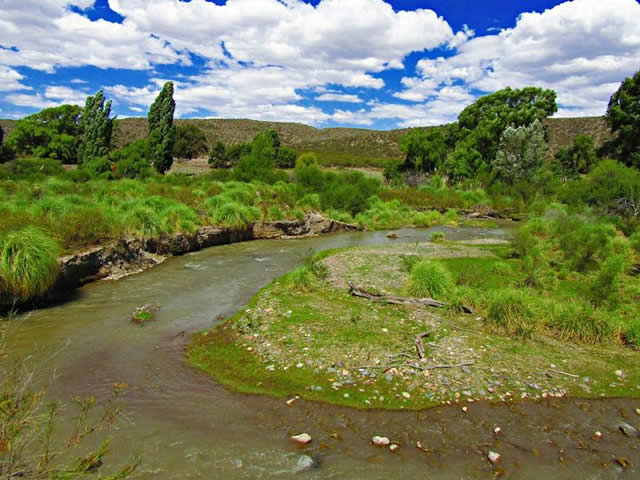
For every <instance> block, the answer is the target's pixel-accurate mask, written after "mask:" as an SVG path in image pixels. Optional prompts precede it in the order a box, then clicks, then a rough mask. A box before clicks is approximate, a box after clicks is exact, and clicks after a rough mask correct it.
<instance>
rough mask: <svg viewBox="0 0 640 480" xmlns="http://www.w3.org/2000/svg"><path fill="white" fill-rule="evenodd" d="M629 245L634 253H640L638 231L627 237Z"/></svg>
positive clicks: (639, 232) (639, 234)
mask: <svg viewBox="0 0 640 480" xmlns="http://www.w3.org/2000/svg"><path fill="white" fill-rule="evenodd" d="M629 243H630V244H631V246H632V247H633V249H634V250H635V251H636V252H638V253H640V230H638V231H637V232H635V233H634V234H633V235H631V236H630V237H629Z"/></svg>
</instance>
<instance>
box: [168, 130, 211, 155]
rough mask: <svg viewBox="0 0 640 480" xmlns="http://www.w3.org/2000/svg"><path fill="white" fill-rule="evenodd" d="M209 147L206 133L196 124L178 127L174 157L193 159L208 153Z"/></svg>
mask: <svg viewBox="0 0 640 480" xmlns="http://www.w3.org/2000/svg"><path fill="white" fill-rule="evenodd" d="M208 148H209V147H208V145H207V137H206V135H205V134H204V132H203V131H202V130H200V129H199V128H198V127H196V126H195V125H192V124H186V125H178V126H177V127H176V142H175V144H174V145H173V156H174V157H177V158H188V159H192V158H195V157H198V156H200V155H203V154H204V153H206V152H207V150H208Z"/></svg>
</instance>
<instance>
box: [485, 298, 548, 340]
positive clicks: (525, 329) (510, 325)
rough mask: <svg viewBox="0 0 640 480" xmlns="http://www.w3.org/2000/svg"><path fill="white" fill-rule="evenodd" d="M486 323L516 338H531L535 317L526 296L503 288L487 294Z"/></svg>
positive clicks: (535, 325) (535, 322) (534, 326)
mask: <svg viewBox="0 0 640 480" xmlns="http://www.w3.org/2000/svg"><path fill="white" fill-rule="evenodd" d="M485 301H486V303H487V316H486V323H487V324H488V325H489V326H490V327H492V328H494V329H496V330H502V331H504V332H505V333H507V334H509V335H512V336H514V337H517V338H521V339H523V340H524V339H527V338H531V336H532V335H533V332H534V331H535V329H536V327H537V321H536V315H535V312H534V309H533V306H532V305H531V303H530V301H529V298H528V297H527V294H526V293H524V292H523V291H522V290H516V289H513V288H504V289H500V290H494V291H491V292H488V293H487V296H486V299H485Z"/></svg>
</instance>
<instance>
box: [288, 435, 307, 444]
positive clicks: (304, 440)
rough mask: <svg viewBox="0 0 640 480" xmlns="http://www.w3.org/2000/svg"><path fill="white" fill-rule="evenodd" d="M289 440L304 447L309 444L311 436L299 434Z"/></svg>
mask: <svg viewBox="0 0 640 480" xmlns="http://www.w3.org/2000/svg"><path fill="white" fill-rule="evenodd" d="M291 440H293V441H294V442H296V443H299V444H301V445H306V444H307V443H309V442H311V435H309V434H308V433H301V434H300V435H292V436H291Z"/></svg>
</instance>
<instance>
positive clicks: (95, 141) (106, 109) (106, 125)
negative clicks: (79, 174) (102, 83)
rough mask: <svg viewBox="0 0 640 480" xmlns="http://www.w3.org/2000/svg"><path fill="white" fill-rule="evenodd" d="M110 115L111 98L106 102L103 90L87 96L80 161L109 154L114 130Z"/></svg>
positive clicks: (79, 154)
mask: <svg viewBox="0 0 640 480" xmlns="http://www.w3.org/2000/svg"><path fill="white" fill-rule="evenodd" d="M110 115H111V100H109V101H108V102H107V103H106V104H105V102H104V94H103V93H102V90H100V91H98V93H96V94H95V95H94V96H89V97H87V102H86V103H85V106H84V111H83V112H82V126H83V127H84V137H83V139H82V143H81V144H80V148H79V149H78V163H83V162H86V161H88V160H91V159H92V158H98V157H106V156H107V155H108V154H109V150H110V148H111V133H112V132H113V118H110Z"/></svg>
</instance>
